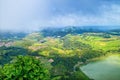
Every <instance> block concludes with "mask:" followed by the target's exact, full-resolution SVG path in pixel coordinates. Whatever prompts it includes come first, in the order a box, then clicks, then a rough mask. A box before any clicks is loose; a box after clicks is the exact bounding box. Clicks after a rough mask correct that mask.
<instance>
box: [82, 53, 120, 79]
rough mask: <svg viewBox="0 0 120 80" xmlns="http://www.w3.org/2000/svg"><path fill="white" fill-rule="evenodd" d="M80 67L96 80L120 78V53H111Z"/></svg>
mask: <svg viewBox="0 0 120 80" xmlns="http://www.w3.org/2000/svg"><path fill="white" fill-rule="evenodd" d="M80 68H81V70H82V71H83V72H84V73H85V74H86V75H87V76H88V77H89V78H91V79H94V80H120V55H118V54H114V55H110V56H107V57H105V58H103V59H100V60H97V61H94V62H90V63H88V64H86V65H83V66H81V67H80Z"/></svg>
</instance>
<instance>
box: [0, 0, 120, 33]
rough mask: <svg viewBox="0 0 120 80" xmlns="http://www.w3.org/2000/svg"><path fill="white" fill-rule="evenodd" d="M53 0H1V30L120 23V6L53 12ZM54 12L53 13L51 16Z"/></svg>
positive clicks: (28, 29) (27, 29) (30, 29)
mask: <svg viewBox="0 0 120 80" xmlns="http://www.w3.org/2000/svg"><path fill="white" fill-rule="evenodd" d="M50 1H51V0H0V12H1V13H0V30H10V31H35V30H38V29H39V28H44V27H45V26H87V25H99V26H100V25H110V26H116V25H117V26H118V25H120V5H116V4H112V5H102V6H100V7H99V9H98V10H96V12H97V11H98V13H97V14H83V13H82V11H81V12H79V13H75V12H74V13H67V14H64V15H62V14H57V15H54V13H52V11H51V10H52V9H51V7H50V3H51V2H50ZM51 14H52V15H51Z"/></svg>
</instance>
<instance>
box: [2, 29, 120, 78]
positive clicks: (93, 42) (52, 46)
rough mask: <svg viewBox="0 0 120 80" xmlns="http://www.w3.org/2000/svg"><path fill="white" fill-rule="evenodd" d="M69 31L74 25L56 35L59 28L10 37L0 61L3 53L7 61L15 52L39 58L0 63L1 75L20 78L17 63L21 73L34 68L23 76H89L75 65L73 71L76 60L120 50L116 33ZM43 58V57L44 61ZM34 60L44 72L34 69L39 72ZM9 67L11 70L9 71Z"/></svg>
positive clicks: (82, 61) (3, 60)
mask: <svg viewBox="0 0 120 80" xmlns="http://www.w3.org/2000/svg"><path fill="white" fill-rule="evenodd" d="M76 30H77V29H76ZM65 31H66V30H65ZM65 31H63V32H65ZM73 32H74V28H71V29H67V32H66V33H65V34H62V33H61V34H62V37H61V36H59V34H60V33H59V31H58V33H57V34H56V35H55V33H56V32H53V34H50V35H52V37H50V36H49V37H48V35H49V34H47V33H46V35H44V36H46V37H43V35H42V34H41V33H32V34H29V35H28V36H26V37H24V38H23V39H21V40H16V41H14V44H13V46H14V47H1V48H0V61H1V63H0V64H4V63H2V62H5V58H6V57H5V56H9V59H8V58H6V60H7V62H8V61H10V60H11V59H12V58H11V57H15V56H17V55H30V56H34V57H36V58H39V57H40V61H39V60H38V59H35V58H31V57H28V56H27V57H18V59H17V60H15V61H13V62H12V63H10V64H7V65H4V66H3V67H2V69H3V70H1V73H2V75H1V76H2V77H3V78H6V77H7V76H6V75H8V76H9V77H11V76H12V75H14V78H16V77H18V76H19V77H18V78H20V77H21V76H23V75H20V74H21V72H20V71H19V69H18V68H20V69H21V67H24V66H26V67H25V68H24V70H25V72H23V73H24V74H26V73H27V71H28V72H29V70H30V69H31V68H34V70H35V71H34V70H33V72H31V73H30V75H32V76H30V75H28V74H27V75H26V76H27V77H31V78H32V77H35V76H36V74H37V75H39V76H41V75H42V76H45V77H46V79H48V78H50V80H89V79H88V78H87V76H85V74H84V73H82V71H81V70H80V69H79V68H77V71H76V65H77V64H78V63H79V66H80V65H81V64H83V63H86V62H87V61H89V60H90V59H93V58H96V57H100V56H104V55H106V54H108V53H119V52H120V36H115V35H111V34H108V33H84V34H73ZM75 32H76V31H75ZM67 33H72V34H67ZM78 33H79V31H78ZM66 34H67V35H66ZM3 58H4V59H3ZM20 59H22V60H23V62H24V63H25V65H24V66H22V63H21V61H20ZM29 59H30V60H29ZM34 59H35V60H34ZM44 59H47V60H46V61H44ZM27 60H28V61H27ZM36 62H37V64H38V62H39V64H40V65H39V64H38V65H39V67H41V68H42V72H43V73H46V75H48V76H46V75H43V74H40V73H37V70H38V72H39V69H38V67H37V65H36ZM48 62H49V64H50V63H51V65H52V68H50V69H49V67H51V66H50V65H49V64H48ZM8 65H9V66H8ZM16 65H19V66H17V67H18V68H15V67H16ZM34 65H36V66H34ZM45 65H47V66H48V67H47V68H48V69H49V71H48V70H47V69H46V66H45ZM20 66H21V67H20ZM79 66H78V67H79ZM10 68H11V69H10ZM13 68H14V69H13ZM11 70H13V71H12V73H11ZM26 70H27V71H26ZM7 72H8V73H9V74H8V73H7ZM16 72H18V73H16ZM49 72H50V75H49ZM6 73H7V74H6ZM23 78H25V77H23ZM20 79H22V78H20ZM43 80H44V79H43Z"/></svg>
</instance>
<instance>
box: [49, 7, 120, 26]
mask: <svg viewBox="0 0 120 80" xmlns="http://www.w3.org/2000/svg"><path fill="white" fill-rule="evenodd" d="M99 10H100V11H101V13H100V14H97V15H96V14H93V15H91V14H90V15H87V14H86V15H85V14H83V13H79V14H71V13H68V14H67V15H59V16H56V17H54V18H53V19H52V20H51V21H50V22H48V23H50V24H49V25H53V26H57V25H59V26H73V25H74V26H86V25H101V26H102V25H103V26H104V25H106V26H107V25H111V26H116V25H120V6H119V5H112V6H105V5H102V6H101V7H100V8H99Z"/></svg>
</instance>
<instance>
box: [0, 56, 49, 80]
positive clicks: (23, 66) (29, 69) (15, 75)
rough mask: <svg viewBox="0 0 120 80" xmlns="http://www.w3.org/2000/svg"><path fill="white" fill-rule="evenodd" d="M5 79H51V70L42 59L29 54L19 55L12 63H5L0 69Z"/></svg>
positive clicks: (1, 75) (0, 75) (0, 74)
mask: <svg viewBox="0 0 120 80" xmlns="http://www.w3.org/2000/svg"><path fill="white" fill-rule="evenodd" d="M0 78H1V79H4V80H49V79H50V74H49V71H48V70H47V69H46V68H45V66H44V64H42V63H41V61H40V60H38V59H35V58H34V57H29V56H24V57H23V56H18V57H17V58H16V59H15V60H13V61H12V63H9V64H5V65H4V66H3V67H2V68H1V70H0Z"/></svg>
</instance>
